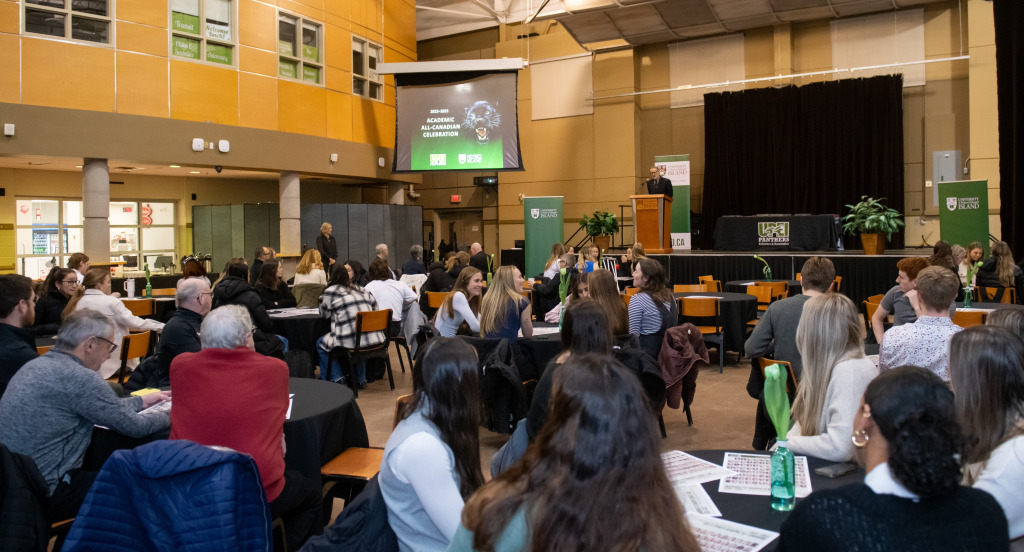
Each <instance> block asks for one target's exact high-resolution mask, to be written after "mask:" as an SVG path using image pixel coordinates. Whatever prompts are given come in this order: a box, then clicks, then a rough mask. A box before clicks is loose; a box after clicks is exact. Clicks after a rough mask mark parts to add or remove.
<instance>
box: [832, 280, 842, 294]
mask: <svg viewBox="0 0 1024 552" xmlns="http://www.w3.org/2000/svg"><path fill="white" fill-rule="evenodd" d="M835 283H836V285H834V286H832V291H839V288H840V287H841V286H842V285H843V277H842V276H836V279H835Z"/></svg>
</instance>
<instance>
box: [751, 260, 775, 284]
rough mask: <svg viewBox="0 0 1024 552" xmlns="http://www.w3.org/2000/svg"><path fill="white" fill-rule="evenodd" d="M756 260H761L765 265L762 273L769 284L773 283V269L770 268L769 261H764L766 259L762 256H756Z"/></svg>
mask: <svg viewBox="0 0 1024 552" xmlns="http://www.w3.org/2000/svg"><path fill="white" fill-rule="evenodd" d="M754 258H755V259H757V260H759V261H761V262H762V263H764V268H762V269H761V272H763V273H764V279H765V280H768V281H769V282H771V281H772V267H770V266H768V261H766V260H764V258H762V257H761V256H760V255H754Z"/></svg>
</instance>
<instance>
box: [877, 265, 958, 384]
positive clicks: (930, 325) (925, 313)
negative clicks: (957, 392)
mask: <svg viewBox="0 0 1024 552" xmlns="http://www.w3.org/2000/svg"><path fill="white" fill-rule="evenodd" d="M959 287H960V278H958V277H957V275H956V274H953V271H951V270H949V269H948V268H944V267H941V266H930V267H928V268H925V269H924V270H922V271H921V272H920V273H918V275H917V289H916V290H911V291H910V292H908V293H907V299H908V300H909V301H910V304H911V305H912V306H913V308H914V310H915V311H917V321H916V322H914V323H913V324H904V325H902V326H896V327H893V328H889V331H887V332H885V340H884V341H882V347H881V348H880V349H879V351H878V369H879V371H881V372H884V371H886V370H891V369H893V368H898V367H900V366H920V367H921V368H927V369H928V370H931V371H932V372H935V374H936V375H937V376H939V377H940V378H942V381H945V382H949V340H950V339H951V338H952V337H953V334H955V333H957V332H959V331H960V330H962V329H963V328H961V327H960V326H957V325H956V324H954V323H953V321H952V320H950V319H949V305H950V303H952V302H953V299H955V298H956V292H957V289H958V288H959Z"/></svg>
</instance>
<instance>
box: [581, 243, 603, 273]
mask: <svg viewBox="0 0 1024 552" xmlns="http://www.w3.org/2000/svg"><path fill="white" fill-rule="evenodd" d="M600 253H601V252H600V250H599V249H598V248H597V246H596V245H594V244H590V245H584V246H583V248H582V249H580V255H579V261H578V262H577V263H576V269H577V270H579V271H580V272H591V271H593V270H594V269H595V268H600V267H598V265H597V260H598V257H599V256H600ZM588 263H590V264H588Z"/></svg>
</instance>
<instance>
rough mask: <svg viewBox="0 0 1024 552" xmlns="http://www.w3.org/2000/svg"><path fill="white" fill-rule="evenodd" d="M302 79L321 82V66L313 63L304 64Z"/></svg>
mask: <svg viewBox="0 0 1024 552" xmlns="http://www.w3.org/2000/svg"><path fill="white" fill-rule="evenodd" d="M302 80H304V81H306V82H314V83H316V84H320V68H319V67H313V66H312V65H303V66H302Z"/></svg>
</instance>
